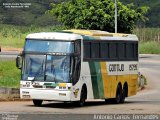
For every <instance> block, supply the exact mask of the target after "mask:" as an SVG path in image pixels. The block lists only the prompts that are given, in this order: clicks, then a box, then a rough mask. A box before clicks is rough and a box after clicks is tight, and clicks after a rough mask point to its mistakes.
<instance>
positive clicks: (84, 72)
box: [80, 62, 94, 99]
mask: <svg viewBox="0 0 160 120" xmlns="http://www.w3.org/2000/svg"><path fill="white" fill-rule="evenodd" d="M80 80H81V81H82V82H81V84H83V83H85V84H86V85H87V99H94V96H93V87H92V80H91V73H90V68H89V63H88V62H82V65H81V79H80Z"/></svg>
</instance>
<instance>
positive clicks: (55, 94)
mask: <svg viewBox="0 0 160 120" xmlns="http://www.w3.org/2000/svg"><path fill="white" fill-rule="evenodd" d="M71 95H72V92H71V91H69V90H63V91H62V90H52V89H27V88H20V97H21V99H38V100H55V101H71Z"/></svg>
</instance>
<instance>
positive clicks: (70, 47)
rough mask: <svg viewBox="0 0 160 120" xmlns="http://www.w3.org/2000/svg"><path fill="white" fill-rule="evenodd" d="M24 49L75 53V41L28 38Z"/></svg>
mask: <svg viewBox="0 0 160 120" xmlns="http://www.w3.org/2000/svg"><path fill="white" fill-rule="evenodd" d="M24 51H27V52H33V51H34V52H58V53H73V52H74V42H68V41H54V40H52V41H51V40H50V41H48V40H32V39H28V40H26V43H25V47H24Z"/></svg>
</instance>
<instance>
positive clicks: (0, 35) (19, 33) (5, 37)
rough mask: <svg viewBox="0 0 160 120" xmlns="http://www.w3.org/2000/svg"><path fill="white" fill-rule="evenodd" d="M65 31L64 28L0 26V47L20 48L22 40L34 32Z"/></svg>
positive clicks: (22, 43)
mask: <svg viewBox="0 0 160 120" xmlns="http://www.w3.org/2000/svg"><path fill="white" fill-rule="evenodd" d="M62 29H66V27H64V26H47V27H36V26H29V27H26V26H15V25H6V24H0V46H1V47H15V48H22V47H23V45H24V40H25V38H26V36H27V35H28V34H29V33H35V32H53V31H56V30H62Z"/></svg>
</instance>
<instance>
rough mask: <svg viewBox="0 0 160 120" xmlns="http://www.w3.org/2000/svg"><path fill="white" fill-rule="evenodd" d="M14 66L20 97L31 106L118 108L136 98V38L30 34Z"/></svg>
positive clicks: (77, 33) (75, 33) (81, 32)
mask: <svg viewBox="0 0 160 120" xmlns="http://www.w3.org/2000/svg"><path fill="white" fill-rule="evenodd" d="M16 65H17V67H18V68H20V69H21V70H22V75H21V81H20V97H21V98H23V99H32V100H33V103H34V105H36V106H40V105H41V104H42V101H52V100H53V101H66V102H67V101H68V102H71V101H75V102H77V103H78V104H79V105H80V106H83V105H84V103H85V101H86V100H90V99H104V100H106V101H108V100H111V101H114V102H115V103H123V102H124V100H125V97H129V96H132V95H135V94H136V93H137V82H138V38H137V36H136V35H132V34H116V33H108V32H105V31H98V30H65V31H60V32H41V33H33V34H29V35H28V36H27V37H26V40H25V45H24V50H23V52H22V54H21V55H19V56H18V57H17V60H16Z"/></svg>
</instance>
